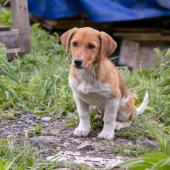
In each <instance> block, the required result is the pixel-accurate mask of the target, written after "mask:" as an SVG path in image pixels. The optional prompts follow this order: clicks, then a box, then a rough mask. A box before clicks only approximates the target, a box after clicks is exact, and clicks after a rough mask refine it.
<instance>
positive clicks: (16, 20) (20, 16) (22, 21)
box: [10, 0, 31, 53]
mask: <svg viewBox="0 0 170 170" xmlns="http://www.w3.org/2000/svg"><path fill="white" fill-rule="evenodd" d="M10 3H11V10H12V20H13V27H14V29H18V31H19V47H20V50H21V53H27V52H30V51H31V41H30V23H29V14H28V3H27V0H10Z"/></svg>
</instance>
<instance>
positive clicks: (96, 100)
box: [69, 68, 110, 107]
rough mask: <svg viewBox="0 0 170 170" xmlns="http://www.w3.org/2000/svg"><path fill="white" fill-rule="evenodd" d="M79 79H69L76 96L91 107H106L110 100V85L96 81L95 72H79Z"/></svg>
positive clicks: (92, 69)
mask: <svg viewBox="0 0 170 170" xmlns="http://www.w3.org/2000/svg"><path fill="white" fill-rule="evenodd" d="M76 76H77V77H76V78H74V77H71V76H70V77H69V85H70V87H71V89H72V90H73V93H74V95H77V96H78V97H79V98H80V99H81V100H83V101H84V102H85V103H87V104H89V105H94V106H98V107H101V106H104V105H105V102H106V101H107V99H108V98H109V92H110V87H109V84H106V83H105V84H104V83H101V82H99V81H98V80H97V79H96V75H95V70H94V68H91V69H90V70H89V71H85V70H79V71H78V74H77V75H76Z"/></svg>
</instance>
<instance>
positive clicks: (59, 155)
mask: <svg viewBox="0 0 170 170" xmlns="http://www.w3.org/2000/svg"><path fill="white" fill-rule="evenodd" d="M66 125H67V120H66V119H57V120H56V119H54V118H52V117H38V116H35V115H33V114H32V113H29V112H26V113H24V114H22V115H21V116H20V117H18V118H17V119H14V120H0V139H4V138H10V139H12V140H13V141H14V143H20V142H22V143H31V144H33V145H34V146H35V147H38V148H39V150H40V151H41V158H40V159H43V160H51V161H55V160H56V159H57V161H61V162H72V163H76V164H86V165H89V166H90V167H92V168H96V169H108V168H111V167H113V165H115V164H117V163H119V162H122V161H124V160H127V159H129V158H131V157H133V156H131V155H128V156H121V154H120V153H118V154H115V153H113V152H112V149H111V148H110V145H112V146H113V147H114V145H115V144H122V145H132V146H134V145H150V147H156V144H155V143H154V141H149V142H148V141H141V140H138V141H136V140H127V139H123V138H120V137H118V138H117V137H115V139H114V141H111V142H110V145H108V144H106V143H107V141H101V140H98V139H97V133H98V132H97V131H95V132H92V133H91V134H90V135H89V137H87V138H75V137H74V136H73V135H72V133H73V129H70V128H68V127H67V126H66ZM38 128H39V130H38Z"/></svg>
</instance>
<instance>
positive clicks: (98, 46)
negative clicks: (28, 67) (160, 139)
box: [61, 27, 148, 140]
mask: <svg viewBox="0 0 170 170" xmlns="http://www.w3.org/2000/svg"><path fill="white" fill-rule="evenodd" d="M61 43H62V45H63V46H64V48H65V50H66V52H68V50H69V49H71V55H72V64H71V69H70V75H69V85H70V87H71V89H72V92H73V97H74V100H75V102H76V106H77V111H78V114H79V125H78V127H77V128H76V129H75V130H74V135H75V136H79V137H80V136H87V135H88V134H89V132H90V129H91V126H90V115H89V106H96V107H97V108H98V109H100V110H101V111H103V112H104V116H103V121H104V126H103V129H102V131H101V133H99V135H98V137H99V138H102V139H108V140H111V139H113V138H114V131H115V129H121V128H125V127H128V126H130V123H131V121H132V119H133V118H134V117H135V116H136V115H139V114H141V113H143V112H144V111H145V109H146V107H147V104H148V93H146V94H145V97H144V100H143V102H142V104H141V106H140V107H139V108H137V109H136V107H135V98H134V96H133V94H132V93H131V92H130V91H129V90H128V89H127V88H126V86H125V84H124V81H123V79H122V77H121V75H120V74H119V71H118V70H117V68H116V67H115V66H114V65H113V64H112V62H111V61H110V60H109V59H108V56H109V55H110V54H112V53H113V52H114V51H115V49H116V47H117V44H116V42H115V41H114V40H113V39H112V38H111V37H110V36H109V35H108V34H106V33H105V32H99V31H97V30H95V29H93V28H90V27H84V28H73V29H70V30H68V31H67V32H65V33H64V34H63V35H62V36H61Z"/></svg>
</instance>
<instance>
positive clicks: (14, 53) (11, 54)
mask: <svg viewBox="0 0 170 170" xmlns="http://www.w3.org/2000/svg"><path fill="white" fill-rule="evenodd" d="M20 53H21V49H20V48H11V49H8V50H7V54H6V57H7V59H8V61H12V60H13V59H14V58H16V57H18V56H19V55H20Z"/></svg>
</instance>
